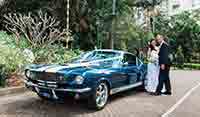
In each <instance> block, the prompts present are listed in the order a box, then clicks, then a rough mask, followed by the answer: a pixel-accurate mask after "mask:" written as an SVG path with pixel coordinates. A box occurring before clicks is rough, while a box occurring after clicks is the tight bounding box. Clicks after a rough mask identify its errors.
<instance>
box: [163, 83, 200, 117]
mask: <svg viewBox="0 0 200 117" xmlns="http://www.w3.org/2000/svg"><path fill="white" fill-rule="evenodd" d="M199 87H200V82H199V83H198V84H197V85H196V86H195V87H193V88H192V89H190V90H189V91H188V92H187V93H186V94H185V95H184V96H183V97H182V98H181V99H180V100H179V101H178V102H177V103H176V104H175V105H173V106H172V107H171V108H170V109H169V110H168V111H167V112H166V113H164V114H163V115H162V116H161V117H169V115H170V114H171V113H172V112H173V111H174V110H175V109H176V108H177V107H178V106H180V105H181V104H182V103H183V102H184V101H185V100H186V99H187V98H188V97H189V96H190V95H191V94H192V93H193V92H194V91H195V90H196V89H197V88H199Z"/></svg>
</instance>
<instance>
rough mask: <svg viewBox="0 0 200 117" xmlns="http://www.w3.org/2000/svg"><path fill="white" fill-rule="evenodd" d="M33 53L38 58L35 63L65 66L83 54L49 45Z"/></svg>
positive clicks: (78, 51)
mask: <svg viewBox="0 0 200 117" xmlns="http://www.w3.org/2000/svg"><path fill="white" fill-rule="evenodd" d="M33 51H34V55H35V57H36V58H35V61H34V63H46V64H50V63H51V64H64V63H66V61H69V60H70V59H72V58H74V57H76V56H78V55H79V54H80V53H81V51H80V50H69V49H66V48H64V47H62V46H58V45H49V46H47V47H46V48H37V49H35V50H33Z"/></svg>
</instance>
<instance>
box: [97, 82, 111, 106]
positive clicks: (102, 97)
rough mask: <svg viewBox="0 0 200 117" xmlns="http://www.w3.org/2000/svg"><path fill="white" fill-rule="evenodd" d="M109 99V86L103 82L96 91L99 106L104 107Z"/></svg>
mask: <svg viewBox="0 0 200 117" xmlns="http://www.w3.org/2000/svg"><path fill="white" fill-rule="evenodd" d="M107 99H108V87H107V85H106V84H105V83H101V84H100V85H99V86H98V88H97V91H96V104H97V106H98V107H103V106H104V105H105V104H106V102H107Z"/></svg>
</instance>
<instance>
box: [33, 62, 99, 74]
mask: <svg viewBox="0 0 200 117" xmlns="http://www.w3.org/2000/svg"><path fill="white" fill-rule="evenodd" d="M100 67H101V66H100V64H97V63H96V64H94V63H93V64H90V63H75V64H67V65H31V66H30V67H29V70H31V71H35V72H48V73H62V74H68V73H71V72H74V73H83V72H85V71H88V70H91V69H98V68H100Z"/></svg>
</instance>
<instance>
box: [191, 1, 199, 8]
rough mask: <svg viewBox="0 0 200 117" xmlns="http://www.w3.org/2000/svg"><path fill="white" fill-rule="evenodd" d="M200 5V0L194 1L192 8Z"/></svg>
mask: <svg viewBox="0 0 200 117" xmlns="http://www.w3.org/2000/svg"><path fill="white" fill-rule="evenodd" d="M199 5H200V0H193V1H192V6H193V7H196V6H199Z"/></svg>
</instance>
